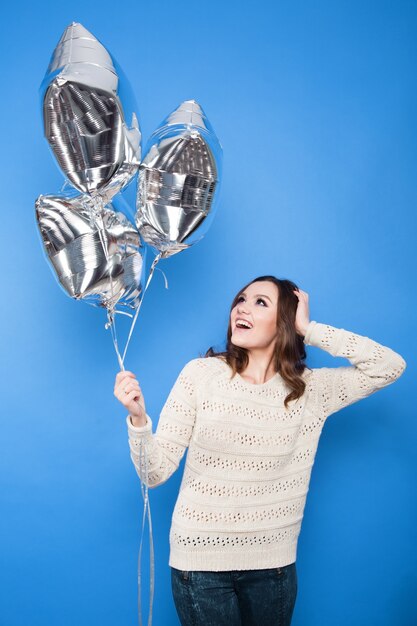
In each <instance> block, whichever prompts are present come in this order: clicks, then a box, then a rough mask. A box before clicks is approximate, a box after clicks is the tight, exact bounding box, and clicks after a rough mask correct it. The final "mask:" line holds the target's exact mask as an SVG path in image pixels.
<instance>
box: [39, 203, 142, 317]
mask: <svg viewBox="0 0 417 626" xmlns="http://www.w3.org/2000/svg"><path fill="white" fill-rule="evenodd" d="M36 219H37V224H38V227H39V231H40V234H41V237H42V241H43V245H44V250H45V252H46V254H47V257H48V259H49V261H50V262H51V264H52V267H53V268H54V270H55V274H56V276H57V278H58V281H59V283H60V284H61V285H62V287H63V288H64V290H65V291H66V293H67V294H68V295H69V296H71V297H72V298H75V299H77V300H84V301H86V302H88V303H89V304H93V305H96V306H103V307H106V308H107V309H108V311H110V312H111V313H113V312H114V310H115V306H116V305H125V306H127V307H128V308H130V309H132V308H136V307H137V306H138V305H139V303H140V299H141V294H142V291H143V285H144V280H145V276H144V273H145V262H144V261H145V252H146V251H145V247H144V245H143V244H142V243H141V241H140V236H139V233H138V232H137V230H136V228H135V227H134V226H133V225H132V224H131V223H130V222H129V220H128V219H127V218H126V217H125V215H123V213H120V212H118V211H115V210H114V208H113V207H111V205H110V206H107V207H106V206H102V205H100V203H98V202H97V200H96V199H94V198H91V197H90V196H87V195H83V196H76V197H72V198H71V197H65V196H58V195H57V196H42V195H41V196H39V197H38V199H37V200H36Z"/></svg>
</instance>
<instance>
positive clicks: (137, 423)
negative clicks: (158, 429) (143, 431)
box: [129, 415, 147, 428]
mask: <svg viewBox="0 0 417 626" xmlns="http://www.w3.org/2000/svg"><path fill="white" fill-rule="evenodd" d="M129 418H130V423H131V424H132V426H134V427H135V428H141V427H142V426H146V423H147V419H146V415H145V416H144V417H134V416H133V415H129Z"/></svg>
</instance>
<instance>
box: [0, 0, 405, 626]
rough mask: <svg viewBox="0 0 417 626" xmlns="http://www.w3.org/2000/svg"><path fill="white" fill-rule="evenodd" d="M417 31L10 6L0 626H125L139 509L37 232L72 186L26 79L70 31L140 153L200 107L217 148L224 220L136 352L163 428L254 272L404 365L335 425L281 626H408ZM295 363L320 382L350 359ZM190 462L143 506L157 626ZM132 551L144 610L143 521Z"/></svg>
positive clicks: (103, 395) (146, 318)
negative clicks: (130, 124) (48, 208)
mask: <svg viewBox="0 0 417 626" xmlns="http://www.w3.org/2000/svg"><path fill="white" fill-rule="evenodd" d="M416 17H417V7H416V4H415V2H406V1H397V2H395V3H394V2H391V1H386V0H379V1H378V2H376V1H375V2H373V1H367V2H363V0H362V1H358V0H350V1H349V2H347V1H346V2H333V1H331V0H316V1H315V2H298V1H294V0H293V1H291V2H290V1H289V0H288V1H285V2H282V1H279V2H265V1H263V0H260V1H259V2H256V3H253V2H249V1H248V0H245V1H244V2H239V3H232V2H230V3H228V4H225V3H223V2H220V1H219V0H212V1H211V2H210V3H208V4H207V5H199V4H198V3H196V2H191V1H190V0H186V1H178V2H175V3H174V2H161V1H159V2H153V3H152V2H147V3H143V2H138V1H137V0H135V1H134V2H133V1H129V2H124V3H111V2H108V1H107V0H103V1H101V2H97V3H93V2H89V1H85V0H84V1H83V2H80V1H78V0H77V1H76V2H72V3H70V4H69V5H68V6H67V5H66V4H62V6H61V5H59V6H58V4H52V3H51V4H50V5H49V4H46V3H44V4H39V3H38V4H33V3H29V2H20V3H8V4H7V8H3V10H2V20H1V46H2V60H3V64H2V86H3V91H2V93H3V97H2V104H1V126H2V128H1V137H2V150H1V174H2V190H3V201H2V233H3V238H2V244H1V246H0V248H1V262H2V267H3V284H2V297H3V306H2V307H1V309H0V316H1V326H2V330H3V338H2V366H1V367H2V370H1V386H2V389H1V391H2V402H1V407H2V421H1V440H2V444H1V456H0V471H1V474H0V475H1V485H0V498H1V511H0V537H1V539H0V541H1V546H0V554H1V557H0V558H1V563H0V565H1V567H0V595H1V608H0V613H1V617H0V621H1V623H2V624H5V625H7V626H18V625H19V626H20V625H21V624H24V623H30V624H31V626H37V625H42V626H44V625H45V624H53V625H57V626H58V625H59V626H66V625H68V626H73V625H74V624H78V625H79V626H82V625H88V626H91V624H101V625H103V626H105V625H112V626H114V625H115V624H117V625H118V626H128V625H132V624H135V623H137V606H136V603H137V559H138V550H139V543H140V536H141V525H142V511H143V501H142V496H141V491H140V483H139V480H138V478H137V476H136V473H135V471H134V468H133V465H132V464H131V461H130V458H129V453H128V445H127V432H126V423H125V415H126V412H125V410H124V409H123V407H122V406H121V405H120V404H119V403H118V402H117V400H116V399H115V398H114V396H113V385H114V377H115V375H116V373H117V360H116V358H115V354H114V351H113V345H112V343H111V338H110V335H109V333H108V331H106V330H105V329H104V323H105V314H104V311H101V310H99V309H96V308H94V307H91V306H89V305H87V304H85V303H82V302H81V303H80V302H75V301H73V300H71V299H70V298H68V297H67V296H66V295H65V294H64V292H63V291H62V290H61V289H60V287H59V286H58V283H57V282H56V280H55V279H54V276H53V274H52V272H51V269H50V268H49V266H48V263H47V262H46V260H45V257H44V255H43V252H42V248H41V244H40V239H39V237H38V233H37V228H36V222H35V217H34V201H35V198H36V197H37V196H38V195H39V194H40V193H43V194H47V193H55V192H58V191H59V189H60V188H61V186H62V182H63V176H62V175H61V173H60V171H59V170H58V168H57V166H56V165H55V163H54V160H53V158H52V154H51V153H50V151H49V148H48V145H47V143H46V141H45V139H44V138H43V134H42V122H41V117H40V111H39V101H38V87H39V85H40V82H41V80H42V79H43V76H44V72H45V70H46V67H47V64H48V62H49V58H50V55H51V54H52V51H53V49H54V47H55V45H56V43H57V41H58V39H59V37H60V36H61V33H62V31H63V30H64V28H65V27H66V26H67V25H68V24H69V23H70V22H72V21H79V22H81V23H82V24H83V25H84V26H85V27H86V28H87V29H89V30H91V31H92V32H93V33H94V34H95V36H96V37H97V38H98V39H99V40H100V41H101V42H102V43H103V44H104V45H105V46H106V47H107V48H108V50H109V51H110V52H111V53H112V54H113V55H114V56H115V57H116V58H117V60H118V62H119V63H120V65H121V66H122V67H123V69H124V71H125V73H126V75H127V76H128V77H129V81H130V83H131V86H132V87H133V89H134V91H135V93H136V97H137V100H138V104H139V113H140V119H141V126H142V131H143V137H144V139H145V140H146V139H147V138H148V137H149V135H150V133H151V132H152V131H153V129H154V128H155V127H156V126H157V125H158V124H159V123H160V121H161V120H162V119H163V118H164V117H165V116H166V115H167V114H168V113H169V112H170V111H171V110H172V109H174V108H175V107H176V106H178V105H179V103H180V102H181V101H183V100H185V99H189V98H195V99H196V100H198V101H199V102H200V103H201V105H202V106H203V108H204V110H205V112H206V113H207V115H208V117H209V119H210V121H211V123H212V125H213V127H214V129H215V130H216V132H217V135H218V137H219V138H220V140H221V142H222V145H223V149H224V171H223V183H222V190H221V197H220V201H219V204H218V209H217V214H216V217H215V220H214V222H213V224H212V226H211V228H210V230H209V231H208V232H207V234H206V236H205V237H204V239H203V240H202V241H201V242H200V243H198V244H196V245H195V246H193V247H192V248H190V249H188V250H186V251H184V252H182V253H180V254H178V255H175V256H174V257H172V258H171V259H168V260H165V261H162V262H161V263H160V264H159V265H158V267H160V268H161V269H162V270H163V271H164V272H165V274H166V276H167V279H168V284H169V288H168V289H165V286H164V279H163V275H162V274H161V272H156V273H155V275H154V278H153V281H152V283H151V285H150V287H149V290H148V291H147V294H146V297H145V300H144V303H143V307H142V309H141V313H140V316H139V320H138V325H137V327H136V330H135V334H134V336H133V340H132V343H131V346H130V349H129V352H128V356H127V361H126V367H127V368H128V369H130V370H132V371H134V372H135V374H136V375H137V377H138V379H139V382H140V384H141V386H142V389H143V392H144V396H145V400H146V406H147V410H148V413H149V414H150V415H151V416H152V417H153V421H154V426H155V427H156V425H157V422H158V416H159V412H160V410H161V408H162V406H163V404H164V402H165V400H166V397H167V395H168V393H169V391H170V389H171V386H172V385H173V383H174V381H175V379H176V377H177V375H178V373H179V372H180V370H181V368H182V367H183V365H184V364H185V363H186V362H187V361H188V360H189V359H191V358H194V357H196V356H198V355H199V354H200V353H204V352H205V351H206V349H207V348H208V347H209V346H210V345H213V346H215V347H217V348H221V347H223V340H224V338H225V334H226V329H227V321H228V310H229V305H230V302H231V301H232V298H233V296H234V295H235V293H236V291H237V290H238V289H240V288H241V286H242V285H244V284H245V283H246V282H248V281H249V280H250V279H252V278H255V277H256V276H258V275H261V274H268V273H271V274H275V275H276V276H278V277H280V278H290V279H292V280H294V281H295V282H296V283H297V284H298V285H299V287H300V288H301V289H303V290H305V291H307V292H308V293H309V296H310V313H311V319H314V320H317V321H320V322H324V323H329V324H331V325H334V326H337V327H342V328H346V329H348V330H352V331H354V332H357V333H359V334H363V335H366V336H369V337H371V338H373V339H375V340H376V341H379V342H380V343H382V344H384V345H388V346H390V347H391V348H393V349H394V350H396V351H398V352H399V353H400V354H401V355H402V356H403V357H404V358H405V359H406V361H407V365H408V367H407V369H406V372H405V373H404V375H403V376H402V377H401V379H400V380H399V381H398V382H397V383H395V384H394V385H392V386H390V387H388V388H385V389H383V390H381V391H380V392H378V393H377V394H375V395H373V396H371V397H369V398H367V399H365V400H363V401H361V402H359V403H357V404H354V405H352V406H351V407H348V408H346V409H344V410H343V411H341V412H340V413H338V414H336V415H333V416H331V417H330V418H329V420H328V421H327V422H326V424H325V427H324V430H323V433H322V437H321V441H320V445H319V449H318V453H317V456H316V461H315V465H314V468H313V473H312V478H311V483H310V491H309V497H308V499H307V504H306V509H305V516H304V520H303V527H302V531H301V535H300V539H299V544H298V554H297V570H298V577H299V591H298V597H297V603H296V607H295V611H294V618H293V625H294V626H316V625H317V626H335V625H337V626H348V625H351V624H355V625H356V626H369V625H370V624H378V625H379V626H388V625H390V626H391V625H392V626H393V625H395V626H412V624H416V621H417V616H416V610H415V592H416V582H417V580H416V579H417V573H416V572H417V567H416V565H417V560H416V541H415V538H416V530H415V529H416V517H417V516H416V502H417V501H416V497H415V484H416V483H415V477H416V453H415V444H416V430H417V426H416V423H417V422H416V411H415V402H414V394H413V388H414V381H415V377H416V371H415V365H414V362H413V361H414V358H413V357H414V354H415V348H416V345H415V331H416V316H415V305H416V302H415V299H416V298H415V260H416V259H415V252H414V249H415V242H416V210H415V209H416V200H417V191H416V185H415V180H416V174H415V172H416V165H417V148H416V131H417V115H416V99H417V98H416V97H417V90H416V49H417V23H416ZM307 350H308V363H309V364H310V366H312V367H320V366H324V365H326V366H338V365H342V364H344V365H345V364H347V362H346V361H345V360H343V359H335V358H333V357H331V356H330V355H328V354H327V353H324V352H323V351H321V350H318V349H316V348H313V347H310V348H308V349H307ZM184 460H185V457H184V458H183V460H182V462H181V465H180V468H179V469H178V471H177V472H176V473H175V474H174V475H173V476H172V477H171V479H170V480H169V481H168V482H167V483H165V484H164V485H162V486H161V487H159V488H157V489H155V490H151V491H150V492H149V495H150V499H151V512H152V522H153V531H154V537H155V551H156V553H155V558H156V579H155V583H156V587H155V599H154V621H153V623H154V625H155V626H165V625H177V624H179V621H178V618H177V616H176V612H175V608H174V604H173V600H172V595H171V587H170V571H169V567H168V555H169V543H168V533H169V526H170V522H171V514H172V510H173V507H174V504H175V500H176V496H177V492H178V488H179V484H180V480H181V476H182V472H183V464H184ZM143 550H144V552H143V555H142V563H143V565H142V576H143V582H142V586H143V589H144V593H143V597H142V603H143V605H144V618H146V616H147V610H148V599H147V598H148V589H149V586H148V585H149V579H148V571H149V570H148V565H149V536H148V527H146V528H145V535H144V547H143ZM144 623H146V619H145V621H144Z"/></svg>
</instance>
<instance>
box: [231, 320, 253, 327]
mask: <svg viewBox="0 0 417 626" xmlns="http://www.w3.org/2000/svg"><path fill="white" fill-rule="evenodd" d="M252 328H253V327H252V326H251V325H250V323H249V322H246V321H245V320H239V319H238V320H237V321H236V322H235V330H252Z"/></svg>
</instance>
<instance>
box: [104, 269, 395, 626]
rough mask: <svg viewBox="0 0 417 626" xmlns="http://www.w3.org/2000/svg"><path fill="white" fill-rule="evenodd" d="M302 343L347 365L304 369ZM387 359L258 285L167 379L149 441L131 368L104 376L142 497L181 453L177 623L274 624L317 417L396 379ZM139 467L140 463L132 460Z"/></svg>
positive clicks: (277, 282)
mask: <svg viewBox="0 0 417 626" xmlns="http://www.w3.org/2000/svg"><path fill="white" fill-rule="evenodd" d="M305 344H307V345H312V346H317V347H319V348H321V349H323V350H326V351H327V352H329V353H330V354H331V355H333V356H335V357H346V358H347V359H348V360H349V361H350V363H351V365H349V366H342V367H333V368H327V367H322V368H315V369H310V368H308V367H307V366H306V364H305V363H304V359H305V358H306V352H305ZM405 367H406V363H405V360H404V359H403V358H402V357H401V356H400V355H399V354H398V353H396V352H394V351H393V350H391V349H390V348H387V347H385V346H383V345H381V344H379V343H377V342H376V341H373V340H372V339H369V338H368V337H365V336H362V335H357V334H355V333H353V332H349V331H347V330H344V329H342V328H335V327H333V326H330V325H328V324H322V323H319V322H316V321H310V319H309V301H308V294H307V293H306V292H304V291H302V290H301V289H298V288H297V286H296V285H295V284H294V283H293V282H291V281H289V280H281V279H277V278H275V277H274V276H260V277H258V278H256V279H255V280H253V281H251V282H250V283H249V284H248V285H246V286H245V287H244V288H243V289H242V290H241V291H239V293H238V294H237V296H236V297H235V298H234V300H233V303H232V306H231V311H230V321H229V327H228V331H227V344H226V351H225V352H220V353H216V352H214V351H213V350H212V348H210V349H209V350H208V351H207V353H206V355H205V356H204V357H199V358H195V359H192V360H191V361H189V362H188V363H187V364H186V365H185V366H184V368H183V369H182V371H181V372H180V374H179V376H178V378H177V380H176V382H175V384H174V386H173V388H172V390H171V392H170V394H169V396H168V399H167V401H166V403H165V405H164V407H163V409H162V412H161V415H160V419H159V422H158V426H157V429H156V432H155V434H153V433H152V420H151V418H150V417H149V415H147V413H146V408H145V402H144V398H143V395H142V393H141V389H140V386H139V383H138V381H137V380H136V378H135V376H134V374H132V372H128V371H124V372H120V373H119V374H117V376H116V384H115V390H114V393H115V396H116V397H117V398H118V399H119V400H120V402H121V403H122V404H123V406H124V407H125V408H126V409H127V410H128V411H129V415H128V416H127V426H128V436H129V445H130V452H131V458H132V461H133V463H134V466H135V468H136V471H137V473H138V475H139V477H140V478H141V480H142V481H144V477H145V467H144V462H143V460H142V462H140V460H139V444H140V442H141V441H142V442H143V443H144V444H145V445H146V450H147V457H148V479H147V484H148V487H149V488H152V487H157V486H158V485H161V484H163V483H164V482H165V481H166V480H168V478H169V477H170V476H171V475H172V474H173V473H174V472H175V470H176V469H177V468H178V465H179V463H180V460H181V458H182V457H183V454H184V452H185V450H186V448H187V447H188V453H187V459H186V464H185V468H184V474H183V478H182V482H181V486H180V491H179V494H178V498H177V501H176V504H175V508H174V512H173V516H172V523H171V530H170V536H169V539H170V557H169V565H170V567H171V582H172V592H173V597H174V602H175V606H176V609H177V612H178V616H179V619H180V621H181V624H182V625H183V626H191V625H194V626H195V625H198V626H200V625H201V626H222V625H227V626H238V625H239V626H240V625H243V626H259V624H262V626H287V625H289V624H290V623H291V617H292V613H293V609H294V605H295V600H296V595H297V573H296V565H295V561H296V553H297V540H298V536H299V533H300V529H301V522H302V518H303V512H304V505H305V501H306V496H307V491H308V485H309V480H310V474H311V469H312V466H313V462H314V457H315V454H316V450H317V445H318V441H319V438H320V434H321V431H322V428H323V425H324V422H325V420H326V418H327V417H328V416H329V415H331V414H332V413H335V412H336V411H339V410H340V409H342V408H343V407H345V406H348V405H349V404H352V403H353V402H356V401H358V400H360V399H361V398H365V397H366V396H369V395H370V394H372V393H373V392H375V391H377V390H378V389H381V388H383V387H386V386H387V385H389V384H391V383H392V382H394V381H395V380H397V379H398V378H399V377H400V376H401V374H402V373H403V371H404V369H405ZM142 458H143V457H142Z"/></svg>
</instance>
